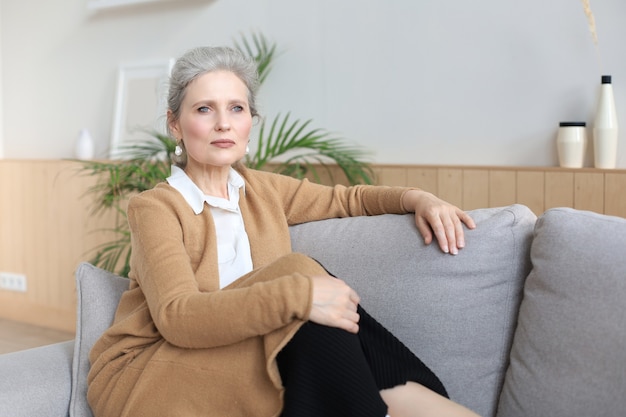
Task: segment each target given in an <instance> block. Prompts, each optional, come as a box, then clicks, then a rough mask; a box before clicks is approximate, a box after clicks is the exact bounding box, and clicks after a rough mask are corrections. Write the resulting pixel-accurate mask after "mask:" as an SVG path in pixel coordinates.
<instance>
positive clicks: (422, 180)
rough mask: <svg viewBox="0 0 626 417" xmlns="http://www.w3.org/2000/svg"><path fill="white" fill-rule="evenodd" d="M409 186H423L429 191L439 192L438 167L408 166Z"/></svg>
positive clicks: (422, 187)
mask: <svg viewBox="0 0 626 417" xmlns="http://www.w3.org/2000/svg"><path fill="white" fill-rule="evenodd" d="M406 171H407V184H406V185H407V186H408V187H417V188H421V189H422V190H424V191H428V192H429V193H433V194H438V193H439V191H438V189H437V183H438V175H439V173H438V170H437V168H413V167H408V168H407V169H406Z"/></svg>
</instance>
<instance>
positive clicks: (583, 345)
mask: <svg viewBox="0 0 626 417" xmlns="http://www.w3.org/2000/svg"><path fill="white" fill-rule="evenodd" d="M471 214H472V216H473V217H474V219H475V220H476V222H477V225H478V227H477V228H476V229H475V230H472V231H468V232H467V247H466V248H465V249H464V250H462V251H461V253H460V254H459V255H456V256H452V255H444V254H443V253H441V252H440V251H439V250H438V248H437V247H435V246H434V245H430V246H425V245H424V244H423V242H422V239H421V237H420V236H419V234H418V232H417V231H416V229H415V227H414V225H413V217H412V216H410V215H403V216H398V215H385V216H376V217H362V218H348V219H334V220H326V221H323V222H316V223H309V224H303V225H299V226H295V227H292V229H291V232H292V238H293V248H294V251H299V252H304V253H307V254H309V255H311V256H312V257H314V258H316V259H318V260H319V261H320V262H322V263H323V264H324V265H325V266H326V268H327V269H328V270H329V271H331V272H333V273H334V274H335V275H337V276H339V277H341V278H343V279H345V280H346V281H348V282H349V283H350V284H352V285H353V286H354V287H355V288H356V289H357V290H358V292H359V293H360V295H361V298H362V304H363V306H364V307H365V308H366V309H367V310H368V311H369V312H370V313H372V314H373V315H374V316H375V317H377V318H378V319H379V321H381V322H382V323H383V324H384V325H385V326H387V327H388V328H390V329H391V330H392V331H393V332H394V333H395V334H396V335H397V336H398V337H399V338H400V339H401V340H402V341H404V342H405V343H406V344H407V345H408V346H409V347H410V348H411V349H412V350H413V351H414V352H416V353H417V354H418V356H420V357H421V358H422V359H423V360H424V361H425V362H426V363H427V364H428V365H430V366H431V368H433V370H434V371H435V372H436V373H437V374H438V375H439V376H440V377H441V379H442V381H443V382H444V384H445V385H446V387H447V388H448V391H449V393H450V395H451V397H452V398H453V399H454V400H456V401H458V402H460V403H462V404H464V405H466V406H468V407H469V408H471V409H473V410H475V411H476V412H478V413H479V414H480V415H482V416H502V417H518V416H528V417H548V416H549V417H558V416H567V417H572V416H586V417H588V416H624V415H626V219H622V218H618V217H610V216H604V215H599V214H596V213H591V212H583V211H577V210H573V209H566V208H562V209H551V210H548V211H547V212H545V213H544V214H543V215H542V216H541V217H540V218H539V219H537V218H536V216H535V215H534V214H532V212H531V211H530V210H529V209H528V208H526V207H525V206H521V205H513V206H510V207H502V208H493V209H480V210H474V211H472V212H471ZM76 279H77V295H78V323H77V332H76V339H75V341H74V342H66V343H60V344H55V345H50V346H45V347H41V348H36V349H31V350H26V351H22V352H16V353H11V354H6V355H2V356H0V416H3V417H22V416H23V417H38V416H41V417H57V416H59V417H61V416H67V415H70V416H90V415H91V412H90V410H89V407H88V405H87V404H86V401H85V392H86V375H87V370H88V368H89V362H88V359H87V355H88V352H89V349H90V347H91V345H92V344H93V342H94V340H95V339H96V338H97V337H98V336H99V335H100V334H101V332H102V331H103V330H104V329H105V328H106V327H107V326H108V325H109V323H110V322H111V319H112V317H113V313H114V310H115V306H116V304H117V300H118V299H119V296H120V294H121V292H122V291H123V290H124V289H125V287H126V285H127V281H126V280H125V279H123V278H120V277H117V276H115V275H112V274H110V273H107V272H104V271H102V270H100V269H97V268H95V267H93V266H91V265H89V264H81V265H80V266H79V268H78V270H77V271H76ZM381 417H382V416H381Z"/></svg>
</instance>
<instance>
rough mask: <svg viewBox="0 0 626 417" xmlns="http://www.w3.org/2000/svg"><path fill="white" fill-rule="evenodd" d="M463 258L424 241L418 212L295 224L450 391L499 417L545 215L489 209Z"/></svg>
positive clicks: (298, 236)
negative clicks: (535, 235)
mask: <svg viewBox="0 0 626 417" xmlns="http://www.w3.org/2000/svg"><path fill="white" fill-rule="evenodd" d="M470 214H471V215H472V217H473V218H474V220H475V221H476V223H477V228H476V229H474V230H471V231H467V232H466V236H467V246H466V248H465V249H463V250H462V251H460V253H459V254H458V255H456V256H452V255H446V254H444V253H442V252H441V251H440V250H439V248H438V246H436V245H435V244H431V245H429V246H426V245H424V243H423V239H422V238H421V236H420V235H419V232H418V231H417V229H416V227H415V223H414V216H413V215H384V216H373V217H355V218H348V219H333V220H325V221H322V222H315V223H307V224H302V225H298V226H295V227H292V228H291V233H292V241H293V249H294V251H298V252H304V253H306V254H308V255H310V256H312V257H313V258H316V259H317V260H318V261H319V262H321V263H322V264H323V265H324V266H325V267H326V268H327V269H328V270H329V271H330V272H331V273H333V274H334V275H336V276H338V277H340V278H342V279H343V280H345V281H346V282H348V283H349V284H351V285H352V286H353V287H354V288H355V289H356V290H357V292H358V293H359V294H360V295H361V299H362V305H363V307H364V308H365V309H366V310H367V311H368V312H369V313H371V314H372V315H373V316H374V317H375V318H377V319H378V320H379V321H380V322H381V323H382V324H383V325H385V326H386V327H387V328H388V329H390V330H391V331H392V332H393V333H394V334H395V335H396V336H397V337H398V338H399V339H400V340H401V341H403V342H404V343H405V344H406V345H407V346H408V347H409V348H410V349H411V350H412V351H413V352H414V353H416V354H417V356H419V357H420V358H421V359H422V360H424V362H425V363H426V364H427V365H429V366H430V367H431V369H433V371H435V373H436V374H437V375H439V377H440V378H441V380H442V382H443V383H444V384H445V386H446V388H447V389H448V392H449V394H450V396H451V397H452V398H453V399H454V400H456V401H458V402H459V403H461V404H464V405H466V406H468V407H469V408H471V409H473V410H474V411H476V412H478V413H479V414H480V415H482V416H492V415H494V413H495V409H496V406H497V400H498V394H499V392H500V389H501V386H502V382H503V380H504V372H505V370H506V366H507V362H508V361H507V358H508V355H509V349H510V345H511V341H512V336H513V331H514V326H515V321H516V313H517V309H518V306H519V302H520V298H521V292H522V285H523V282H524V279H525V278H526V276H527V275H528V272H529V270H530V259H529V258H530V255H529V251H530V239H531V236H532V230H533V227H534V223H535V220H536V216H535V215H534V214H533V213H532V212H531V211H530V210H529V209H528V208H527V207H525V206H521V205H513V206H510V207H505V208H492V209H479V210H474V211H471V212H470Z"/></svg>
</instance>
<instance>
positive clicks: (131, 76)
mask: <svg viewBox="0 0 626 417" xmlns="http://www.w3.org/2000/svg"><path fill="white" fill-rule="evenodd" d="M173 66H174V59H173V58H169V59H164V60H155V61H143V62H131V63H122V64H120V66H119V68H118V73H117V90H116V94H115V107H114V113H113V124H112V129H111V146H110V151H109V157H110V158H111V159H119V158H121V157H123V155H122V154H123V152H121V151H122V148H123V147H124V145H127V144H131V143H132V142H133V141H137V140H141V139H144V138H145V137H146V136H147V135H148V133H147V131H157V132H159V133H165V132H166V112H167V90H168V80H169V75H170V73H171V71H172V67H173Z"/></svg>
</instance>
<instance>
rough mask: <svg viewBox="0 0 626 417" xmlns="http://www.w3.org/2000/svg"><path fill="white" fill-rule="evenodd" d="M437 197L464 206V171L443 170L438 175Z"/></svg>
mask: <svg viewBox="0 0 626 417" xmlns="http://www.w3.org/2000/svg"><path fill="white" fill-rule="evenodd" d="M437 195H438V196H439V197H440V198H442V199H444V200H446V201H448V202H450V203H452V204H454V205H455V206H459V207H462V206H463V169H460V168H441V169H439V170H438V175H437Z"/></svg>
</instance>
